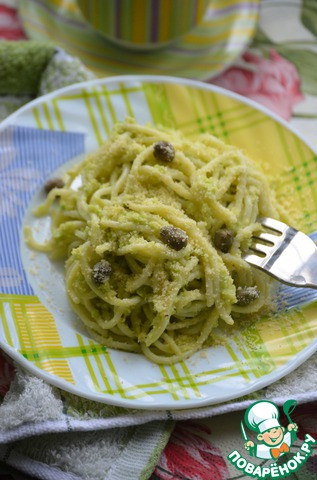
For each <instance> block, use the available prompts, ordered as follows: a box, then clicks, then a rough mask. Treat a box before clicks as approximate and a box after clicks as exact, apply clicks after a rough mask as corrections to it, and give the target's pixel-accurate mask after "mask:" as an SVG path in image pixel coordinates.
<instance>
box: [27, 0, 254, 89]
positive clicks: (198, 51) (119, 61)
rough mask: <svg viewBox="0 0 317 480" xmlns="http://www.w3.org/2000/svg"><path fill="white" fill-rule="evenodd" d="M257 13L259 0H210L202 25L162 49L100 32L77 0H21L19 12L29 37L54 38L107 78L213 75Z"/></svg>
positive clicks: (239, 45) (249, 33) (232, 55)
mask: <svg viewBox="0 0 317 480" xmlns="http://www.w3.org/2000/svg"><path fill="white" fill-rule="evenodd" d="M258 14H259V1H258V0H250V1H237V0H225V1H223V0H210V8H209V9H208V11H207V12H206V16H205V18H204V20H203V22H202V23H201V25H199V26H198V27H197V28H195V29H194V30H193V31H192V32H190V34H188V35H186V36H184V37H183V39H182V40H181V41H179V42H177V43H175V44H174V45H173V46H169V47H168V48H166V49H164V50H160V51H157V52H149V53H139V52H137V53H134V52H131V51H127V50H123V49H120V48H118V47H115V46H114V45H113V44H111V43H110V42H108V41H107V40H105V39H104V38H103V37H102V36H101V35H99V34H98V33H96V32H95V31H94V30H93V29H92V28H91V27H90V26H89V25H88V24H87V22H86V21H85V20H84V18H83V16H82V14H81V12H80V10H79V7H78V6H77V3H76V1H75V0H54V1H53V0H19V15H20V17H21V19H22V22H23V26H24V28H25V30H26V32H27V34H28V36H29V37H30V38H32V39H36V40H46V41H47V40H49V41H52V42H53V43H54V44H56V45H59V46H60V47H62V48H64V49H65V50H66V51H67V52H69V53H70V54H71V55H74V56H77V57H79V58H80V59H81V60H82V61H83V63H84V64H85V65H86V66H87V67H88V68H89V69H91V70H92V71H93V72H94V73H95V74H96V75H97V76H102V77H105V76H110V75H124V74H138V75H140V74H155V75H175V76H177V77H185V78H193V79H198V80H206V79H210V78H211V77H213V76H215V75H216V74H218V73H220V72H221V71H222V70H223V69H224V68H225V67H227V66H228V65H229V64H230V63H232V62H233V61H234V60H235V59H236V58H237V57H238V56H239V55H240V54H241V53H242V52H243V51H244V50H245V48H246V47H247V45H248V44H249V42H250V41H251V39H252V37H253V34H254V31H255V27H256V23H257V19H258Z"/></svg>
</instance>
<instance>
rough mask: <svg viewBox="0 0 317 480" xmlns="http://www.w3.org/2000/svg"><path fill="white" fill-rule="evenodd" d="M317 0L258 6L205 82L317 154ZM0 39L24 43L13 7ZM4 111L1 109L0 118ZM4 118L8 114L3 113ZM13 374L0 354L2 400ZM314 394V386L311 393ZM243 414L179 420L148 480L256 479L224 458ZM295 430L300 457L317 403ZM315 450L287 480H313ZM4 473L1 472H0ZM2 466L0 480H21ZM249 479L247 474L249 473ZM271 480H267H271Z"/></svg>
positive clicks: (6, 1) (298, 418)
mask: <svg viewBox="0 0 317 480" xmlns="http://www.w3.org/2000/svg"><path fill="white" fill-rule="evenodd" d="M316 37H317V1H316V0H302V1H299V0H263V1H262V3H261V15H260V20H259V26H258V30H257V33H256V36H255V38H254V39H253V42H252V44H251V46H250V48H249V49H248V51H246V52H245V53H244V55H243V56H242V57H241V58H240V59H238V60H237V61H236V62H235V64H234V65H232V66H231V67H230V68H228V69H227V70H226V71H225V72H224V73H222V74H221V75H220V76H218V77H217V78H213V79H211V80H210V83H213V84H216V85H220V86H222V87H224V88H227V89H229V90H233V91H235V92H237V93H239V94H242V95H244V96H246V97H248V98H251V99H253V100H255V101H257V102H259V103H261V104H263V105H265V106H266V107H268V108H269V109H271V110H272V111H274V112H275V113H277V114H278V115H280V116H281V117H282V118H284V119H286V120H288V121H290V123H291V124H292V125H294V126H295V127H296V128H297V129H298V130H299V131H301V132H302V134H303V135H305V136H306V138H307V139H308V140H309V141H310V142H311V144H314V145H315V146H316V147H317V136H316V132H317V38H316ZM0 39H6V40H24V39H26V36H25V34H24V31H23V28H22V26H21V23H20V22H19V18H18V16H17V12H16V8H15V2H14V1H13V0H11V1H10V0H2V1H0ZM4 108H7V107H6V106H1V105H0V114H1V113H2V115H1V116H2V117H4V116H5V113H6V112H5V111H4V110H3V111H2V112H1V109H4ZM7 113H9V112H7ZM14 375H15V372H14V368H13V366H12V365H11V362H10V360H9V359H7V358H6V357H5V356H4V355H3V354H2V353H1V352H0V397H1V398H4V397H5V395H6V393H7V392H8V390H9V387H10V383H11V381H12V379H13V377H14ZM316 390H317V386H316ZM241 419H242V413H241V412H232V413H228V414H226V415H224V416H221V415H219V416H218V417H217V416H216V417H213V418H212V419H207V420H206V419H202V420H195V421H193V420H191V421H186V422H185V421H184V422H181V421H179V422H178V423H177V424H176V426H175V429H174V431H173V433H172V435H171V437H170V440H169V442H168V444H167V446H166V448H165V450H164V452H163V454H162V456H161V458H160V460H159V462H158V464H157V466H156V468H155V471H154V472H153V474H152V477H151V479H152V480H159V479H160V480H237V479H239V480H240V479H246V478H261V476H254V475H252V474H251V473H249V474H246V473H245V471H242V469H240V470H239V469H237V468H236V466H235V465H233V464H232V462H230V459H228V456H229V455H230V452H233V451H239V450H240V451H241V449H242V450H243V439H242V435H241V430H240V423H241ZM292 420H293V421H294V422H296V424H297V425H298V427H299V428H298V438H297V440H296V442H295V443H294V445H293V447H294V450H295V451H298V452H299V450H300V447H301V445H302V444H303V442H304V441H305V435H307V434H309V435H310V436H311V437H312V438H313V439H317V404H316V403H314V402H313V403H308V404H305V405H298V407H297V408H296V410H295V412H294V413H293V414H292ZM316 445H317V443H316V444H314V445H312V453H311V455H309V458H307V461H305V463H303V465H301V468H298V470H296V472H295V471H294V472H290V473H289V475H287V477H288V478H290V479H298V480H313V479H316V478H317V447H316ZM1 469H2V471H1ZM9 470H10V469H7V468H6V467H5V466H4V464H0V474H1V475H0V476H1V478H7V479H9V478H15V479H23V478H25V479H26V478H27V477H25V476H22V474H19V473H18V472H14V471H13V470H11V472H9ZM250 472H251V471H250ZM272 478H273V477H272Z"/></svg>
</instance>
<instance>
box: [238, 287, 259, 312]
mask: <svg viewBox="0 0 317 480" xmlns="http://www.w3.org/2000/svg"><path fill="white" fill-rule="evenodd" d="M259 296H260V292H259V290H258V288H257V287H256V286H255V287H238V288H237V290H236V297H237V303H236V305H239V307H246V306H247V305H250V303H253V302H254V301H255V300H257V299H258V298H259Z"/></svg>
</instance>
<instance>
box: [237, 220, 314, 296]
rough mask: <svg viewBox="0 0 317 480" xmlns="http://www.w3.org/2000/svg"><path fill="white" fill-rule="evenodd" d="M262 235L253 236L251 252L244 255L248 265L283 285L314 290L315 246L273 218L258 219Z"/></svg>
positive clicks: (300, 233) (307, 238) (305, 237)
mask: <svg viewBox="0 0 317 480" xmlns="http://www.w3.org/2000/svg"><path fill="white" fill-rule="evenodd" d="M257 221H258V222H259V223H261V225H262V226H263V227H264V232H261V233H259V234H258V235H255V236H253V239H254V243H253V244H252V245H251V247H250V250H251V251H252V253H247V254H246V255H244V257H243V258H244V260H246V261H247V262H248V263H249V264H250V265H253V266H254V267H257V268H259V269H260V270H263V271H264V272H266V273H268V274H269V275H271V276H272V277H274V278H276V279H278V280H280V281H281V282H282V283H286V284H287V285H291V286H294V287H309V288H316V289H317V247H316V244H315V243H314V241H313V240H312V239H311V238H309V237H308V236H307V235H305V234H304V233H303V232H299V231H298V230H296V229H295V228H293V227H290V226H289V225H286V224H285V223H283V222H280V221H278V220H274V219H273V218H268V217H260V218H258V219H257Z"/></svg>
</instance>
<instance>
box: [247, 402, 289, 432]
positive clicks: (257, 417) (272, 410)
mask: <svg viewBox="0 0 317 480" xmlns="http://www.w3.org/2000/svg"><path fill="white" fill-rule="evenodd" d="M279 417H280V412H279V410H278V408H277V407H276V406H275V405H274V403H272V402H268V401H265V400H262V401H259V402H256V403H254V404H253V405H251V406H250V407H249V408H248V409H247V411H246V412H245V415H244V421H245V423H246V424H247V426H248V427H249V428H250V429H251V430H253V431H255V432H259V433H263V432H266V431H267V430H270V429H271V428H276V427H280V426H281V425H280V422H279Z"/></svg>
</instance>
